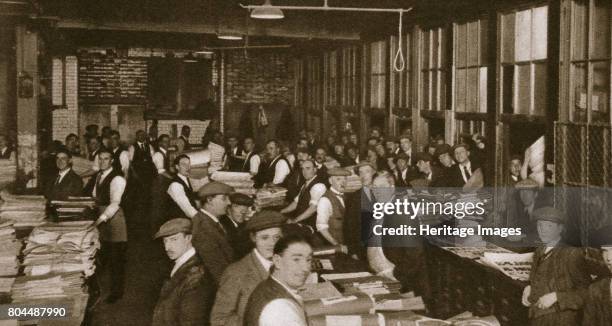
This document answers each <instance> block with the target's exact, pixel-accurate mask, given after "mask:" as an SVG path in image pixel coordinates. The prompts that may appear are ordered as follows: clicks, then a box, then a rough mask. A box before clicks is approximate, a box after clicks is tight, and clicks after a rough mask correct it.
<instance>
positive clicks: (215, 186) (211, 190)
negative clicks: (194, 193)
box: [198, 181, 234, 198]
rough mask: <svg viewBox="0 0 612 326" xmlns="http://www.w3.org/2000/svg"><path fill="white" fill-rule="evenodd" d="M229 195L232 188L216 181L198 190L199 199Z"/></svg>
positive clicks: (232, 191)
mask: <svg viewBox="0 0 612 326" xmlns="http://www.w3.org/2000/svg"><path fill="white" fill-rule="evenodd" d="M231 193H234V188H232V187H230V186H228V185H226V184H225V183H221V182H217V181H213V182H209V183H207V184H205V185H203V186H202V188H200V190H198V196H200V198H202V197H206V196H212V195H229V194H231Z"/></svg>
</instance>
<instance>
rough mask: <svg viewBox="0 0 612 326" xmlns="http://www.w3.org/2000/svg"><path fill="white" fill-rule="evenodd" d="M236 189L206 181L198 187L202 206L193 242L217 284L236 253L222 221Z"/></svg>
mask: <svg viewBox="0 0 612 326" xmlns="http://www.w3.org/2000/svg"><path fill="white" fill-rule="evenodd" d="M233 192H234V188H232V187H230V186H228V185H226V184H224V183H221V182H216V181H213V182H210V183H207V184H205V185H204V186H202V188H200V190H198V196H199V197H200V201H201V203H202V208H201V209H200V210H199V211H198V212H197V214H196V215H195V216H194V217H193V246H194V248H195V250H196V252H197V253H198V256H200V258H202V261H203V262H204V266H205V267H206V269H207V270H208V271H210V273H211V274H212V276H213V279H214V280H215V283H216V284H218V283H219V280H220V279H221V274H223V271H224V270H225V268H226V267H227V266H228V265H229V264H231V263H232V262H234V257H235V254H234V249H233V248H232V246H231V245H230V242H229V238H228V234H227V231H226V230H225V228H224V227H223V225H222V224H221V222H220V221H219V217H221V216H222V215H224V214H225V213H226V211H227V207H228V206H229V205H230V201H229V197H228V195H229V194H231V193H233Z"/></svg>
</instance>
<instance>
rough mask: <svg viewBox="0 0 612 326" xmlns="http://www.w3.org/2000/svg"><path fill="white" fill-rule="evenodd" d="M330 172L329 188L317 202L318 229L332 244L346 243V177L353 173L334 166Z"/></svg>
mask: <svg viewBox="0 0 612 326" xmlns="http://www.w3.org/2000/svg"><path fill="white" fill-rule="evenodd" d="M327 173H328V174H329V184H330V186H329V189H328V190H327V191H326V192H325V194H324V195H323V196H322V197H321V199H319V203H318V204H317V224H316V225H317V231H319V233H320V234H321V236H323V238H324V239H325V240H327V242H328V243H329V244H331V245H334V246H336V245H342V244H344V215H345V213H346V201H345V199H344V186H345V185H346V177H348V176H349V175H351V173H350V172H349V171H347V170H346V169H342V168H333V169H329V170H328V171H327Z"/></svg>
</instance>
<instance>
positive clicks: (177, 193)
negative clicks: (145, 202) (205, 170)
mask: <svg viewBox="0 0 612 326" xmlns="http://www.w3.org/2000/svg"><path fill="white" fill-rule="evenodd" d="M177 176H178V177H179V178H181V180H183V181H184V182H185V184H187V185H189V184H191V183H190V182H189V178H187V177H186V176H184V175H182V174H177ZM166 193H167V194H168V195H169V196H170V198H172V200H173V201H174V202H175V203H176V204H177V205H178V207H180V209H181V210H182V211H183V213H185V215H187V216H188V217H189V218H192V217H193V216H194V215H196V214H197V213H198V210H197V209H196V208H195V207H193V206H192V205H191V203H190V202H189V198H187V194H186V193H185V188H183V185H181V184H180V183H178V182H176V181H175V182H172V183H171V184H170V186H169V187H168V190H167V191H166Z"/></svg>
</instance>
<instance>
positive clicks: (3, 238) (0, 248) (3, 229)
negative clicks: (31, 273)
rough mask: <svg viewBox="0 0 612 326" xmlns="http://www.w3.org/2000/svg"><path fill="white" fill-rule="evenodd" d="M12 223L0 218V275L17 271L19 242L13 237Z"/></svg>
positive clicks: (9, 274) (14, 273)
mask: <svg viewBox="0 0 612 326" xmlns="http://www.w3.org/2000/svg"><path fill="white" fill-rule="evenodd" d="M13 223H14V222H13V221H11V220H0V276H14V275H17V272H18V271H19V261H18V260H17V256H19V251H20V250H21V242H20V241H18V240H17V239H16V238H15V228H14V227H13ZM0 293H1V291H0Z"/></svg>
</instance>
